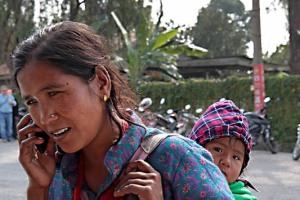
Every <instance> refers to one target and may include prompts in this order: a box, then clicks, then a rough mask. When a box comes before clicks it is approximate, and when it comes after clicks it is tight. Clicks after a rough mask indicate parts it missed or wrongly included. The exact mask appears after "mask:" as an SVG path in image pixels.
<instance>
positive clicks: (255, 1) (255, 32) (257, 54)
mask: <svg viewBox="0 0 300 200" xmlns="http://www.w3.org/2000/svg"><path fill="white" fill-rule="evenodd" d="M251 17H252V31H251V32H252V41H253V44H254V54H253V63H252V65H253V86H254V110H255V111H259V110H260V109H261V108H262V107H263V105H264V98H265V78H264V64H263V60H262V50H261V30H260V6H259V0H252V16H251Z"/></svg>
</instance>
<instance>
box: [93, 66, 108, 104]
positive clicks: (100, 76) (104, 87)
mask: <svg viewBox="0 0 300 200" xmlns="http://www.w3.org/2000/svg"><path fill="white" fill-rule="evenodd" d="M95 73H96V77H95V78H96V81H97V87H98V88H97V89H98V91H99V95H100V96H101V97H102V98H104V95H106V97H107V99H109V98H110V91H111V80H110V76H109V74H108V71H107V70H106V69H105V67H103V66H96V72H95Z"/></svg>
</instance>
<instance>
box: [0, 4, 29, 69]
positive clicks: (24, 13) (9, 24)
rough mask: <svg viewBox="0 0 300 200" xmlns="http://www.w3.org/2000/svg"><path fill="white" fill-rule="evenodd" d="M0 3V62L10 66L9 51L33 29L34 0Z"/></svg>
mask: <svg viewBox="0 0 300 200" xmlns="http://www.w3.org/2000/svg"><path fill="white" fill-rule="evenodd" d="M0 4H1V6H0V25H1V29H0V38H1V40H0V55H1V56H0V63H7V66H8V67H9V68H10V67H11V66H10V65H9V55H10V53H11V52H12V51H13V49H14V48H15V46H16V44H18V43H19V41H22V40H23V39H24V38H25V37H26V36H27V35H29V34H30V33H32V32H33V30H34V22H33V17H34V0H27V1H23V0H14V1H11V0H0ZM10 70H12V69H11V68H10Z"/></svg>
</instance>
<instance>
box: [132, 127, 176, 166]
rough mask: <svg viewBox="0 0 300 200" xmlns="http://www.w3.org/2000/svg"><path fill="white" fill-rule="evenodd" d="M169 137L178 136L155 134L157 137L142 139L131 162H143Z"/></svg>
mask: <svg viewBox="0 0 300 200" xmlns="http://www.w3.org/2000/svg"><path fill="white" fill-rule="evenodd" d="M170 136H179V135H178V134H175V133H163V134H157V135H150V136H148V137H146V138H144V140H143V142H142V143H141V145H140V146H139V148H138V149H137V150H136V152H135V153H134V155H133V156H132V158H131V160H130V162H131V161H134V160H138V159H140V160H145V159H146V158H147V156H148V155H149V154H150V153H151V152H152V151H153V150H154V149H155V148H156V147H157V146H158V145H159V144H160V143H161V142H162V141H163V140H164V139H165V138H167V137H170Z"/></svg>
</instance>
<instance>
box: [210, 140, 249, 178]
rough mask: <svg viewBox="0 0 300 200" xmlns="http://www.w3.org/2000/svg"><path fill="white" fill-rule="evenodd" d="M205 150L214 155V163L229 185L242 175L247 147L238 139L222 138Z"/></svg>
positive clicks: (214, 141)
mask: <svg viewBox="0 0 300 200" xmlns="http://www.w3.org/2000/svg"><path fill="white" fill-rule="evenodd" d="M205 148H206V149H207V150H208V151H209V152H210V153H211V154H212V156H213V158H214V163H215V164H216V165H217V166H218V167H219V168H220V170H221V171H222V173H223V174H224V175H225V177H226V180H227V182H228V183H232V182H234V181H235V180H236V179H237V178H238V177H239V175H240V172H241V169H242V166H243V163H244V157H245V145H244V144H243V142H242V141H240V140H239V139H237V138H230V137H221V138H217V139H214V140H212V141H211V142H208V143H207V144H206V145H205Z"/></svg>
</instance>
